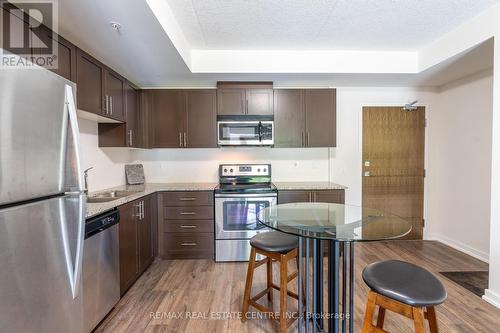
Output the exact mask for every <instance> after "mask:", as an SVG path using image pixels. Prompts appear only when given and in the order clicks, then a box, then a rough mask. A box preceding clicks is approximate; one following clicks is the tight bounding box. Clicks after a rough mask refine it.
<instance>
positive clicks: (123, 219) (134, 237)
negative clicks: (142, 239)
mask: <svg viewBox="0 0 500 333" xmlns="http://www.w3.org/2000/svg"><path fill="white" fill-rule="evenodd" d="M118 209H119V211H120V228H119V230H120V231H119V235H120V236H119V239H120V292H121V294H122V295H123V294H124V293H125V292H126V291H127V289H128V288H130V286H131V285H132V284H133V283H134V282H135V280H136V279H137V277H138V276H139V255H138V254H139V239H138V230H137V215H138V213H139V208H138V201H133V202H130V203H128V204H125V205H123V206H120V207H118Z"/></svg>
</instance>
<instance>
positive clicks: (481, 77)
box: [427, 70, 493, 261]
mask: <svg viewBox="0 0 500 333" xmlns="http://www.w3.org/2000/svg"><path fill="white" fill-rule="evenodd" d="M492 88H493V77H492V71H491V70H488V71H486V72H481V73H478V74H476V75H474V76H471V77H468V78H465V79H461V80H458V81H455V82H452V83H449V84H447V85H446V86H443V87H441V89H440V91H439V93H438V94H437V95H436V97H435V98H436V102H435V103H434V104H435V105H434V107H433V109H432V110H431V112H429V115H428V120H429V153H428V156H429V163H428V170H427V175H428V184H429V188H428V191H427V193H428V196H427V203H428V214H427V225H428V226H429V230H428V236H429V237H430V238H433V239H437V240H440V241H442V242H445V243H447V244H449V245H451V246H453V247H456V248H458V249H460V250H462V251H465V252H467V253H469V254H471V255H473V256H475V257H477V258H480V259H482V260H485V261H487V260H488V257H489V243H490V242H489V235H490V232H489V227H490V184H491V139H492V136H491V121H492V108H493V105H492V100H493V96H492V94H493V89H492Z"/></svg>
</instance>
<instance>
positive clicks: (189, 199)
mask: <svg viewBox="0 0 500 333" xmlns="http://www.w3.org/2000/svg"><path fill="white" fill-rule="evenodd" d="M195 200H196V198H193V197H186V198H179V201H195Z"/></svg>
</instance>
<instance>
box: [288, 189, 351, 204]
mask: <svg viewBox="0 0 500 333" xmlns="http://www.w3.org/2000/svg"><path fill="white" fill-rule="evenodd" d="M294 202H328V203H340V204H343V203H344V202H345V191H344V190H315V191H308V190H283V191H278V204H285V203H294Z"/></svg>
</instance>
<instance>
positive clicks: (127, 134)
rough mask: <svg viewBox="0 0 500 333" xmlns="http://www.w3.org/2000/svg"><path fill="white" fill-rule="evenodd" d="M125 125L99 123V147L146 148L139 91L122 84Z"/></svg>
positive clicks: (129, 84)
mask: <svg viewBox="0 0 500 333" xmlns="http://www.w3.org/2000/svg"><path fill="white" fill-rule="evenodd" d="M124 85H125V87H124V109H125V121H126V122H125V123H99V125H98V129H99V147H132V148H147V146H146V145H145V143H144V142H145V140H144V136H145V132H146V131H147V127H146V126H145V119H144V117H143V114H142V112H141V108H140V91H139V90H138V89H137V87H135V86H134V85H133V84H132V83H130V82H128V81H125V82H124Z"/></svg>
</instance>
